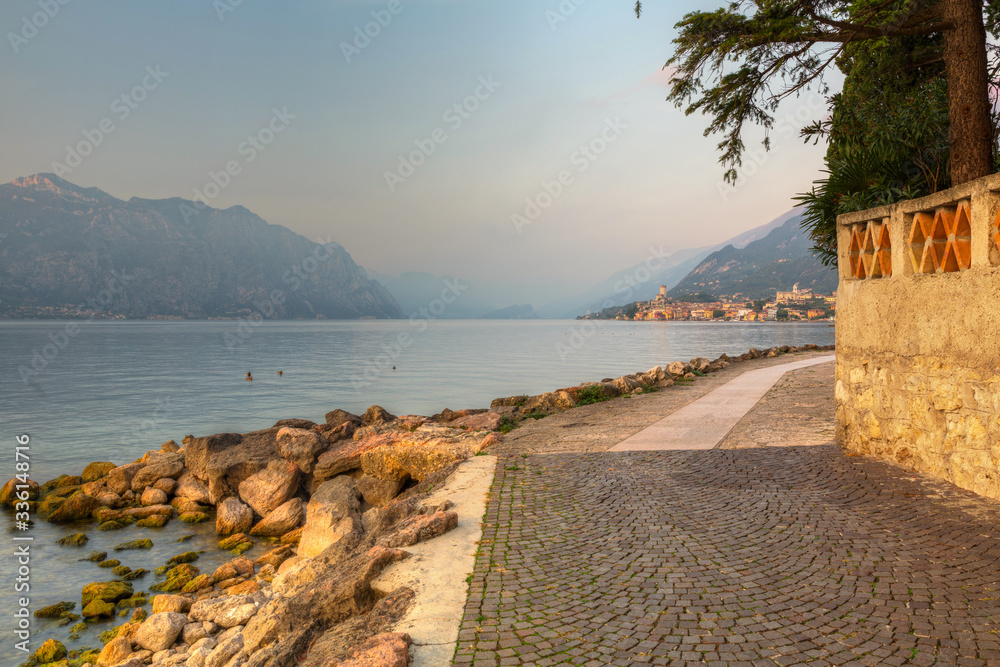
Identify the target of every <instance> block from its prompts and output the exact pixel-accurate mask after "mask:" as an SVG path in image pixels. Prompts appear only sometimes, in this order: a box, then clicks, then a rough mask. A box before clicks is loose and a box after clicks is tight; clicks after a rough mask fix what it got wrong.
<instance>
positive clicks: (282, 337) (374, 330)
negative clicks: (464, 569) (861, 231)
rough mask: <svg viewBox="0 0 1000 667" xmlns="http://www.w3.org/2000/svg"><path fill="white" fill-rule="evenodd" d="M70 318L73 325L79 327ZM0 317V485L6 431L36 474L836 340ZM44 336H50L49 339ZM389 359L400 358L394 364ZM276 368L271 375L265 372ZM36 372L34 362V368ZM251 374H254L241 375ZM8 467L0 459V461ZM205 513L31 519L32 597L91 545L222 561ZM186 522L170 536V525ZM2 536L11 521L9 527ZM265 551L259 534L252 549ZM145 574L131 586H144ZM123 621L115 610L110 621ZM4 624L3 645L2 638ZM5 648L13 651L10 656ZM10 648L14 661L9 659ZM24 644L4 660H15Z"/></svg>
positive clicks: (9, 628)
mask: <svg viewBox="0 0 1000 667" xmlns="http://www.w3.org/2000/svg"><path fill="white" fill-rule="evenodd" d="M74 326H75V327H77V328H74ZM74 326H71V327H70V329H69V331H67V323H65V322H56V321H36V322H0V417H2V424H3V429H2V433H0V437H2V445H3V447H2V448H0V478H2V480H0V483H2V481H6V480H7V479H9V478H10V477H12V476H13V474H14V446H15V444H16V442H15V439H14V438H15V436H16V435H19V434H23V433H27V434H29V435H30V437H31V443H30V454H31V477H32V478H33V479H35V480H38V481H40V482H42V481H46V480H48V479H51V478H53V477H56V476H58V475H59V474H62V473H68V474H79V473H80V472H81V470H82V469H83V467H84V466H85V465H86V464H87V463H90V462H91V461H113V462H115V463H118V464H121V463H125V462H128V461H131V460H133V459H135V458H137V457H139V456H141V455H142V454H143V453H144V452H145V451H146V450H149V449H157V448H159V446H160V445H161V443H163V442H164V441H165V440H168V439H171V438H173V439H175V440H177V441H178V442H179V441H180V440H181V439H182V438H183V437H184V436H185V435H187V434H193V435H208V434H211V433H217V432H224V431H250V430H254V429H259V428H265V427H268V426H270V425H272V424H273V423H274V422H275V421H277V420H279V419H284V418H288V417H305V418H308V419H312V420H315V421H322V419H323V415H324V414H325V413H326V412H328V411H330V410H333V409H334V408H343V409H345V410H350V411H352V412H363V411H364V410H365V409H366V408H367V407H368V406H369V405H372V404H378V405H381V406H383V407H385V408H386V409H388V410H389V411H390V412H393V413H394V414H407V413H410V414H425V415H429V414H433V413H436V412H439V411H440V410H441V409H443V408H445V407H449V408H452V409H460V408H475V407H487V406H488V405H489V403H490V401H491V400H492V399H493V398H496V397H498V396H508V395H512V394H522V393H523V394H537V393H541V392H544V391H551V390H553V389H557V388H559V387H564V386H570V385H575V384H578V383H580V382H584V381H589V380H600V379H601V378H605V377H615V376H618V375H622V374H625V373H634V372H636V371H644V370H647V369H649V368H651V367H653V366H659V365H664V364H666V363H668V362H670V361H674V360H685V361H686V360H689V359H691V358H692V357H696V356H705V357H709V358H715V357H717V356H719V355H720V354H722V353H727V354H730V355H736V354H740V353H742V352H745V351H746V350H748V349H749V348H751V347H757V348H767V347H771V346H774V345H804V344H806V343H815V344H818V345H828V344H832V343H833V337H834V330H833V328H831V327H830V326H828V325H827V324H825V323H823V324H776V323H775V324H767V323H761V324H748V323H685V322H677V323H669V322H668V323H657V322H635V323H632V322H591V321H438V322H430V323H426V322H410V321H405V320H404V321H379V322H268V323H262V324H260V325H259V326H256V327H253V328H250V327H248V326H247V325H243V327H244V328H242V329H241V328H240V325H239V324H238V323H237V322H232V321H217V322H77V323H75V325H74ZM46 346H48V347H46ZM393 366H395V369H393ZM277 370H282V371H283V372H284V374H283V375H282V376H278V375H277V374H276V372H275V371H277ZM36 371H37V372H36ZM248 371H250V372H252V373H253V376H254V378H255V379H254V381H253V382H246V381H244V375H245V374H246V373H247V372H248ZM4 466H6V468H4ZM212 527H213V526H212V525H211V524H203V525H202V526H200V527H197V528H194V529H192V528H191V527H189V526H185V525H183V524H181V523H179V522H177V521H173V522H171V523H170V524H168V526H167V527H166V528H163V529H160V530H158V531H157V530H140V529H136V528H134V527H130V528H126V529H124V530H121V531H114V532H110V533H101V532H98V531H96V530H93V526H86V527H84V528H83V529H84V530H86V532H87V533H88V535H89V536H90V538H91V542H90V543H89V544H88V545H86V546H85V547H83V548H68V547H59V546H57V545H55V540H56V539H58V538H59V537H62V536H63V535H66V534H69V533H72V532H75V531H77V530H80V529H81V528H80V527H76V528H73V527H66V526H54V525H52V524H48V523H46V522H43V521H40V522H38V523H37V524H36V525H35V527H34V528H33V529H32V530H31V531H30V534H31V535H32V536H33V537H34V541H33V542H32V547H31V548H32V563H31V567H32V574H31V577H32V578H31V586H32V588H31V600H32V602H31V608H32V609H33V610H34V609H38V608H40V607H42V606H45V605H49V604H53V603H55V602H58V601H61V600H69V601H76V602H77V609H76V612H77V613H79V611H80V609H79V600H80V589H81V588H82V587H83V586H84V585H85V584H87V583H89V582H91V581H104V580H110V579H111V578H112V577H111V573H110V572H109V571H108V570H103V569H99V568H97V567H96V566H95V565H94V564H93V563H77V562H76V561H77V560H78V559H79V558H82V557H84V556H86V555H87V554H88V553H89V552H90V551H91V550H94V549H98V550H102V551H108V552H109V554H110V556H109V557H112V558H114V557H116V555H115V554H114V553H112V547H113V546H114V545H116V544H118V543H120V542H124V541H127V540H132V539H136V538H138V537H144V536H148V537H151V538H152V539H153V542H154V544H155V547H154V549H153V550H152V551H141V552H138V551H130V552H123V554H124V555H121V554H119V555H117V557H118V558H120V560H121V561H122V563H123V564H126V565H128V566H130V567H132V568H133V569H135V568H137V567H145V568H146V569H149V570H152V569H153V568H154V567H156V566H157V565H160V564H162V563H163V561H164V560H166V558H168V557H169V556H172V555H174V554H176V553H180V552H183V551H187V550H189V549H191V550H204V551H205V554H204V555H203V556H202V558H201V560H199V561H198V562H197V563H196V565H197V566H199V567H200V568H201V569H202V571H203V572H211V571H212V570H214V568H215V567H217V566H218V565H219V564H221V563H222V562H224V561H225V560H227V559H228V558H230V557H231V556H229V555H228V554H226V553H225V552H221V551H219V550H218V549H216V548H215V542H216V541H217V538H215V537H214V535H213V531H212ZM192 532H194V533H196V534H197V536H196V537H195V539H194V540H192V542H190V543H188V544H185V545H181V544H177V543H176V542H175V540H176V539H177V538H178V537H180V536H181V535H184V534H188V533H192ZM4 534H6V533H4ZM0 544H2V545H3V546H2V547H0V558H2V560H3V562H4V563H5V565H4V566H3V567H0V586H2V587H3V591H4V592H3V598H2V599H3V601H4V602H6V603H8V604H6V605H5V608H7V609H14V605H15V599H16V597H18V595H16V594H15V593H13V588H14V576H15V567H14V564H13V552H14V544H13V542H12V540H11V539H10V538H9V537H8V538H6V539H4V538H0ZM265 548H267V547H266V546H265V545H258V546H257V547H255V549H254V551H252V552H250V553H249V554H248V555H250V556H255V555H257V554H259V553H261V552H262V551H263V549H265ZM155 580H156V577H154V576H153V574H152V573H150V574H148V575H146V577H145V578H144V579H140V580H138V581H136V582H134V584H135V589H136V590H137V591H138V590H147V591H148V589H149V585H150V584H152V583H153V582H154V581H155ZM121 620H122V619H119V620H118V621H117V622H121ZM108 627H110V624H109V623H101V624H96V625H95V626H94V627H92V628H91V629H89V630H88V631H87V632H85V633H84V635H83V636H82V637H81V638H80V640H79V641H76V642H70V641H69V640H68V639H67V635H68V634H69V630H68V626H62V627H58V626H56V625H55V623H54V622H52V621H33V630H34V632H36V633H39V634H38V638H37V639H35V640H33V642H32V644H33V649H32V650H34V648H37V646H38V645H39V644H40V643H41V640H43V639H45V638H47V637H49V636H55V637H58V638H59V639H61V640H63V641H65V642H66V643H67V646H69V647H70V648H71V649H72V648H79V647H81V646H99V645H100V643H99V641H98V640H97V635H98V634H99V633H100V632H101V631H103V630H105V629H107V628H108ZM12 632H13V621H12V620H10V617H9V616H8V621H5V622H3V623H0V643H2V644H3V645H4V646H10V645H11V643H10V642H12V641H13V634H12ZM12 653H14V652H12ZM8 658H9V660H8ZM25 659H26V656H23V655H21V654H15V655H11V654H10V653H8V655H7V657H5V658H4V659H3V664H11V665H15V664H19V663H21V662H23V661H24V660H25Z"/></svg>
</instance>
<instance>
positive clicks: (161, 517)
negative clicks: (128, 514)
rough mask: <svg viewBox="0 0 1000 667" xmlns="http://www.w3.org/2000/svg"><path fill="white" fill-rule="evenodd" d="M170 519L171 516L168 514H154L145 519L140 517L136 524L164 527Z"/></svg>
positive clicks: (146, 526) (139, 525) (144, 526)
mask: <svg viewBox="0 0 1000 667" xmlns="http://www.w3.org/2000/svg"><path fill="white" fill-rule="evenodd" d="M168 521H170V517H168V516H167V515H166V514H153V515H152V516H147V517H146V518H145V519H139V520H138V521H136V522H135V525H136V526H138V527H139V528H163V527H164V526H165V525H167V522H168Z"/></svg>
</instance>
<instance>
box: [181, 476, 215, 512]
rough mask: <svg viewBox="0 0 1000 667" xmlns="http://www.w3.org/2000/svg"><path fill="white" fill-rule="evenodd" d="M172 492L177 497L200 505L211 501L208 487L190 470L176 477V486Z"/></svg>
mask: <svg viewBox="0 0 1000 667" xmlns="http://www.w3.org/2000/svg"><path fill="white" fill-rule="evenodd" d="M173 494H174V495H175V496H177V497H178V498H187V499H188V500H191V501H193V502H196V503H201V504H202V505H208V504H210V503H211V502H212V500H211V496H210V495H209V493H208V487H207V486H205V485H204V484H202V483H201V482H200V481H198V478H196V477H195V476H194V475H193V474H191V473H190V472H184V473H182V474H181V476H180V477H178V478H177V486H176V487H175V488H174V490H173Z"/></svg>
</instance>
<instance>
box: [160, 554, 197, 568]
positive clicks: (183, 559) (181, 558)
mask: <svg viewBox="0 0 1000 667" xmlns="http://www.w3.org/2000/svg"><path fill="white" fill-rule="evenodd" d="M200 556H201V552H200V551H185V552H184V553H182V554H177V555H176V556H171V557H170V558H168V559H167V565H169V566H170V567H173V566H174V565H180V564H181V563H193V562H195V561H196V560H198V558H199V557H200Z"/></svg>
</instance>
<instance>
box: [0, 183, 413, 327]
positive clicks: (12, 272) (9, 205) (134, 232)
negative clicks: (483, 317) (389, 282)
mask: <svg viewBox="0 0 1000 667" xmlns="http://www.w3.org/2000/svg"><path fill="white" fill-rule="evenodd" d="M192 212H194V214H192ZM0 238H3V242H2V243H0V295H2V298H0V314H4V315H7V316H10V315H11V314H12V313H13V314H16V313H17V312H19V309H20V310H23V309H25V308H28V309H44V308H61V307H65V306H67V305H72V306H78V307H79V306H81V305H82V306H83V307H84V308H87V309H93V310H99V311H102V312H107V313H111V314H115V315H119V316H124V317H130V318H146V317H157V316H169V317H183V318H206V317H234V316H254V317H262V318H264V319H283V318H310V319H312V318H330V319H356V318H362V317H365V318H394V317H402V312H401V311H400V308H399V305H398V304H397V303H396V301H395V299H393V297H392V295H391V294H389V292H388V291H387V290H386V289H385V288H384V287H383V286H382V285H380V284H379V283H378V282H376V281H374V280H370V279H369V278H368V275H367V273H366V272H365V270H364V269H363V268H362V267H360V266H358V265H357V264H355V263H354V260H352V259H351V256H350V255H349V254H348V253H347V251H346V250H345V249H344V248H343V247H342V246H340V245H339V244H337V243H332V242H326V243H315V242H313V241H310V240H309V239H306V238H305V237H303V236H300V235H298V234H296V233H294V232H292V231H291V230H289V229H287V228H285V227H282V226H280V225H272V224H269V223H267V222H266V221H264V220H263V219H261V218H260V217H259V216H257V215H255V214H254V213H251V212H250V211H248V210H247V209H245V208H243V207H242V206H233V207H231V208H227V209H224V210H220V209H216V208H212V207H209V206H205V205H204V204H202V203H195V202H191V201H186V200H183V199H179V198H172V199H159V200H153V199H140V198H137V197H133V198H132V199H129V200H128V201H124V200H121V199H118V198H116V197H113V196H111V195H109V194H107V193H106V192H103V191H102V190H100V189H98V188H82V187H78V186H76V185H74V184H72V183H70V182H68V181H66V180H64V179H62V178H59V177H58V176H55V175H53V174H36V175H34V176H28V177H24V178H18V179H15V180H14V181H12V182H11V183H7V184H4V185H0Z"/></svg>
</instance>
